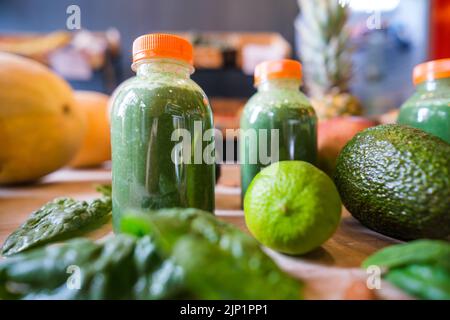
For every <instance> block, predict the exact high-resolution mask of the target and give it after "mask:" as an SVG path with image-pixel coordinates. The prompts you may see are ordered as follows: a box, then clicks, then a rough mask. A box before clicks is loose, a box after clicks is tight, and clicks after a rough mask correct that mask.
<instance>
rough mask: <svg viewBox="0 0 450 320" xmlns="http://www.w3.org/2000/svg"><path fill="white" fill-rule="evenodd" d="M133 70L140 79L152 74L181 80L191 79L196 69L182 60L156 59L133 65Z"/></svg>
mask: <svg viewBox="0 0 450 320" xmlns="http://www.w3.org/2000/svg"><path fill="white" fill-rule="evenodd" d="M132 69H133V70H134V71H136V74H137V76H138V77H148V76H150V75H152V74H166V75H167V74H169V75H171V76H173V77H177V78H181V79H189V78H190V76H191V74H192V73H193V72H194V68H193V67H192V66H191V65H190V64H188V63H186V62H183V61H181V60H177V59H166V58H154V59H147V60H142V61H139V62H137V63H135V64H133V66H132Z"/></svg>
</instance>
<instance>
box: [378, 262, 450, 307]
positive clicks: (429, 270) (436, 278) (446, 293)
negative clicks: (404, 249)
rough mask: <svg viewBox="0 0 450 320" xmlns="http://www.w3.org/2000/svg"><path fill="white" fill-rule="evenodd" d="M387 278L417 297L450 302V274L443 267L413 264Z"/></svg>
mask: <svg viewBox="0 0 450 320" xmlns="http://www.w3.org/2000/svg"><path fill="white" fill-rule="evenodd" d="M385 278H386V280H387V281H389V282H391V283H392V284H393V285H395V286H397V287H398V288H400V289H402V290H404V291H405V292H407V293H409V294H411V295H413V296H415V297H418V298H421V299H429V300H450V272H448V270H446V269H445V268H443V267H441V266H435V265H426V264H412V265H408V266H404V267H401V268H397V269H393V270H391V271H389V273H388V274H387V275H386V277H385Z"/></svg>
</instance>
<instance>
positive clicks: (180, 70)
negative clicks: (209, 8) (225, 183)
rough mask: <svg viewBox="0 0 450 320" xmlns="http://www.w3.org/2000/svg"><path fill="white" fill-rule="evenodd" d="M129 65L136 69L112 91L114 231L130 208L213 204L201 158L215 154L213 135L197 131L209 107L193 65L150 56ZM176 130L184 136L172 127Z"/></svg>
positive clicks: (207, 120) (210, 178)
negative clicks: (135, 74)
mask: <svg viewBox="0 0 450 320" xmlns="http://www.w3.org/2000/svg"><path fill="white" fill-rule="evenodd" d="M136 69H137V76H136V77H134V78H131V79H129V80H127V81H126V82H124V83H123V84H122V85H121V86H120V87H119V88H118V89H117V90H116V92H115V94H114V96H113V103H112V114H111V140H112V176H113V183H112V198H113V225H114V229H115V230H116V231H117V230H118V229H119V225H120V220H121V217H122V214H123V212H124V211H127V210H130V209H131V210H132V209H142V208H151V209H159V208H170V207H184V208H188V207H189V208H198V209H202V210H206V211H209V212H213V211H214V184H215V167H214V160H212V162H211V161H209V162H208V161H205V160H204V158H203V151H204V150H210V151H211V148H212V151H211V152H210V154H212V156H214V149H213V146H214V138H213V135H209V136H204V133H205V131H206V130H208V129H212V128H213V120H212V112H211V108H210V106H209V103H208V99H207V97H206V95H205V93H204V92H203V91H202V89H201V88H200V87H199V86H198V85H197V84H196V83H195V82H193V81H192V80H191V79H190V73H191V71H192V67H191V66H189V65H187V64H186V63H183V62H181V61H178V60H175V59H149V60H144V61H142V62H140V63H139V64H137V66H136ZM180 129H181V131H183V132H187V133H189V136H188V137H185V136H181V135H177V134H175V133H176V132H181V131H180ZM199 129H200V130H199ZM210 131H211V130H210ZM174 134H175V135H174ZM185 139H187V141H185ZM185 143H189V144H185ZM208 147H209V149H208ZM198 151H200V153H198ZM198 155H200V157H198Z"/></svg>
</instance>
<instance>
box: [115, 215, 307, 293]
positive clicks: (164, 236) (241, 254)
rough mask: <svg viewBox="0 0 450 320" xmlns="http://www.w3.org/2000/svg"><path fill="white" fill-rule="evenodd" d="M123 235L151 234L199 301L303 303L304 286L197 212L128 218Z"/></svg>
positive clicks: (249, 241)
mask: <svg viewBox="0 0 450 320" xmlns="http://www.w3.org/2000/svg"><path fill="white" fill-rule="evenodd" d="M121 229H122V231H123V232H126V233H131V234H134V235H137V236H140V235H142V234H151V235H152V236H153V237H154V238H155V240H156V241H157V243H158V244H159V245H160V247H161V248H162V250H164V252H165V253H166V254H167V255H169V256H171V257H172V258H173V260H174V261H175V262H176V263H177V264H178V265H179V266H181V267H182V268H183V270H184V271H185V276H186V285H187V286H188V288H190V290H191V291H192V292H195V295H196V297H197V298H199V299H299V298H300V297H301V295H300V292H301V284H300V282H299V281H298V280H295V279H292V278H290V277H289V276H287V275H286V274H284V273H283V272H281V271H280V270H279V268H278V267H277V266H276V264H275V263H274V262H273V261H272V260H271V259H270V258H269V257H268V256H267V255H266V254H265V253H264V252H263V251H262V250H261V248H260V247H259V244H258V243H257V242H256V240H254V239H253V238H252V237H250V236H249V235H247V234H245V233H243V232H242V231H240V230H239V229H237V228H236V227H234V226H233V225H231V224H228V223H225V222H222V221H219V220H217V219H216V218H215V217H214V216H212V215H211V214H210V213H207V212H203V211H201V210H197V209H163V210H158V211H147V212H145V213H141V214H137V215H136V214H128V215H125V216H124V218H123V220H122V226H121Z"/></svg>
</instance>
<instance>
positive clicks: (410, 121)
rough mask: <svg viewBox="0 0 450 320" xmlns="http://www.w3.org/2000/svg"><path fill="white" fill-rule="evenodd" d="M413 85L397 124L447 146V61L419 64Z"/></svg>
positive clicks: (449, 99) (449, 91)
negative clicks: (418, 130) (410, 128)
mask: <svg viewBox="0 0 450 320" xmlns="http://www.w3.org/2000/svg"><path fill="white" fill-rule="evenodd" d="M413 81H414V84H415V86H416V92H415V93H414V94H413V95H412V97H411V98H409V99H408V100H407V101H406V102H405V103H404V104H403V105H402V107H401V109H400V114H399V116H398V120H397V122H398V123H400V124H405V125H409V126H412V127H415V128H418V129H421V130H423V131H426V132H429V133H431V134H434V135H435V136H438V137H440V138H441V139H443V140H445V141H447V142H448V143H450V59H441V60H434V61H429V62H425V63H422V64H419V65H418V66H416V67H415V68H414V72H413Z"/></svg>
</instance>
